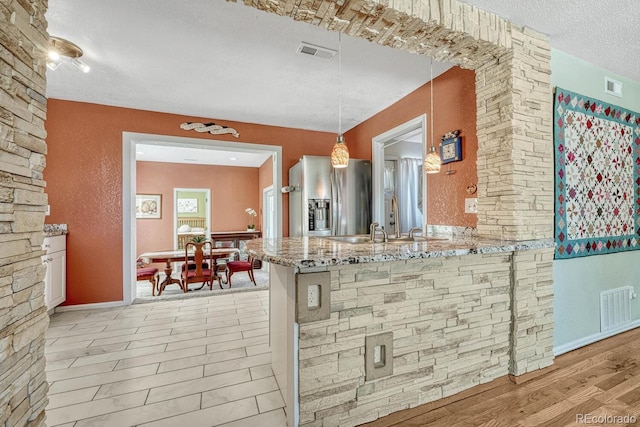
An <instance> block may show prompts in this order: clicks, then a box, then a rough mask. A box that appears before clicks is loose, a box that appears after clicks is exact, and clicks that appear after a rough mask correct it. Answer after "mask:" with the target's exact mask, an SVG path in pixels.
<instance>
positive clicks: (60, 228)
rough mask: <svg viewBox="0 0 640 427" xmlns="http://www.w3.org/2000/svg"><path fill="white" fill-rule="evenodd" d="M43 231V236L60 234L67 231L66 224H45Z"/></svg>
mask: <svg viewBox="0 0 640 427" xmlns="http://www.w3.org/2000/svg"><path fill="white" fill-rule="evenodd" d="M43 232H44V236H45V237H52V236H61V235H63V234H67V233H68V231H67V224H45V225H44V229H43Z"/></svg>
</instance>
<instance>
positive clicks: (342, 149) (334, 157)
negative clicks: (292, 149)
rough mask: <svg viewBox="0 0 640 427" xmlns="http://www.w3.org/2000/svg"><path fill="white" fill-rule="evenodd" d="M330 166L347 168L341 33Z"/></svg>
mask: <svg viewBox="0 0 640 427" xmlns="http://www.w3.org/2000/svg"><path fill="white" fill-rule="evenodd" d="M331 166H333V167H334V168H339V169H340V168H346V167H347V166H349V149H348V148H347V144H345V142H344V136H343V135H342V33H340V32H338V137H337V138H336V143H335V144H333V150H331Z"/></svg>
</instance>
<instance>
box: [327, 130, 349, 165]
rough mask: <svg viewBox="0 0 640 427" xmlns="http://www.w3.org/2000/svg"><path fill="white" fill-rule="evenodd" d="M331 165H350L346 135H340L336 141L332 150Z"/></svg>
mask: <svg viewBox="0 0 640 427" xmlns="http://www.w3.org/2000/svg"><path fill="white" fill-rule="evenodd" d="M331 166H333V167H334V168H346V167H347V166H349V148H347V144H345V143H344V136H342V135H338V138H336V143H335V144H333V150H332V151H331Z"/></svg>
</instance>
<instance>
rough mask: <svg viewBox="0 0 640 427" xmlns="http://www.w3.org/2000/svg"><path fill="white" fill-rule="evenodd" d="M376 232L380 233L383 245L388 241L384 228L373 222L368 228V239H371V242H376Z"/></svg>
mask: <svg viewBox="0 0 640 427" xmlns="http://www.w3.org/2000/svg"><path fill="white" fill-rule="evenodd" d="M376 231H380V232H382V237H383V239H384V242H385V243H386V242H388V241H389V237H388V236H387V232H386V231H385V230H384V228H382V227H380V224H378V223H377V222H374V223H372V224H371V225H370V226H369V238H370V239H371V242H375V241H376Z"/></svg>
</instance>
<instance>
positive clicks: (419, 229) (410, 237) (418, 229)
mask: <svg viewBox="0 0 640 427" xmlns="http://www.w3.org/2000/svg"><path fill="white" fill-rule="evenodd" d="M415 232H418V233H420V232H422V228H420V227H412V228H411V229H410V230H409V239H413V233H415Z"/></svg>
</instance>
